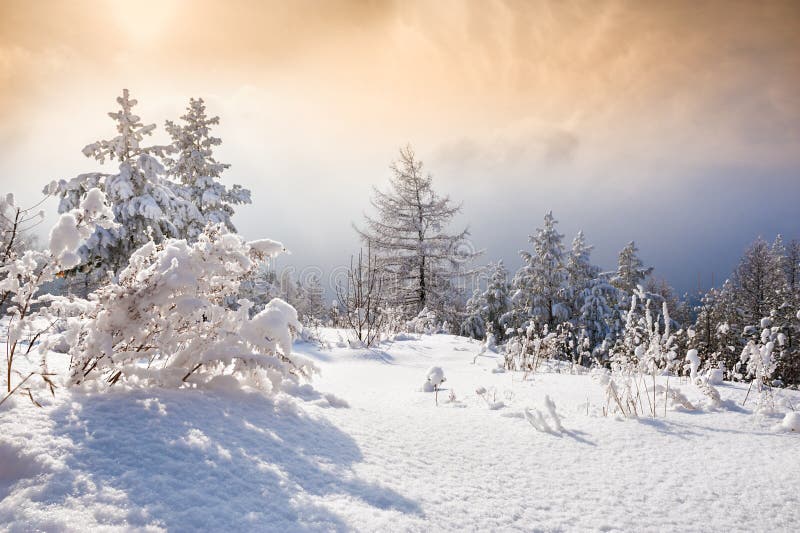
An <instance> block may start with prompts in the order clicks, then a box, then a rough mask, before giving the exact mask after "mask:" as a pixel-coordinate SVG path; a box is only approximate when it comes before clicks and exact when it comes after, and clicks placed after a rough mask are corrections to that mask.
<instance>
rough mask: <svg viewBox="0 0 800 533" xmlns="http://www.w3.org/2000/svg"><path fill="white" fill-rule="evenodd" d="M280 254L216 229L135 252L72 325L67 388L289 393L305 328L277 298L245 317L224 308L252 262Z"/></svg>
mask: <svg viewBox="0 0 800 533" xmlns="http://www.w3.org/2000/svg"><path fill="white" fill-rule="evenodd" d="M281 251H283V246H282V245H280V243H276V242H275V241H270V240H268V239H265V240H260V241H252V242H244V241H243V239H242V238H241V237H240V236H238V235H236V234H233V233H228V232H227V229H226V228H224V226H222V225H217V226H212V225H209V226H207V227H206V229H205V230H204V232H203V233H202V234H200V235H199V237H198V240H197V242H195V243H192V244H189V243H187V242H186V241H185V240H177V239H168V240H166V241H164V242H162V243H160V244H155V243H153V242H149V243H147V244H145V245H144V246H142V247H141V248H139V249H138V250H136V251H135V252H134V253H133V255H132V256H131V258H130V262H129V265H128V266H127V267H126V268H125V269H123V270H122V271H121V272H120V274H119V277H118V281H116V282H113V283H110V284H108V285H105V286H103V287H101V288H99V289H98V290H97V291H96V292H95V296H96V299H95V302H96V304H95V306H94V308H93V309H92V310H91V311H90V312H88V313H87V320H85V321H83V322H82V323H77V324H74V325H73V327H72V328H71V329H70V330H68V333H67V334H68V335H70V336H71V338H72V339H75V342H74V343H73V346H72V349H71V350H70V355H71V358H72V365H71V369H70V383H71V384H73V385H79V384H88V385H91V386H95V387H101V388H102V387H106V386H111V385H114V384H116V383H125V384H127V385H130V386H163V387H179V386H182V385H184V384H189V385H190V386H191V385H197V386H204V385H215V384H225V383H231V380H236V381H237V382H238V383H239V384H243V385H248V386H252V387H254V388H259V389H261V390H265V391H268V392H277V391H280V390H285V389H286V388H288V387H292V386H294V385H296V384H297V383H298V380H299V379H301V378H305V377H309V376H310V374H311V373H312V372H313V370H314V366H313V364H312V363H310V362H309V361H307V360H305V359H303V358H301V357H299V356H297V355H295V354H293V353H292V335H293V332H297V331H300V330H301V329H302V326H301V325H300V323H299V322H298V320H297V312H296V311H295V309H294V308H293V307H292V306H290V305H289V304H287V303H286V302H284V301H283V300H280V299H278V298H275V299H273V300H271V301H270V302H269V303H268V304H267V305H266V306H265V308H264V309H263V310H262V311H261V312H259V313H257V314H255V315H254V316H253V317H252V318H251V317H250V313H249V307H250V305H251V303H250V302H248V301H246V300H242V301H240V302H239V304H240V305H239V307H238V309H236V310H233V309H230V308H229V307H228V306H226V299H227V298H228V297H229V296H230V295H234V294H237V293H238V291H239V283H240V281H241V280H242V279H244V278H246V277H247V276H248V274H249V272H250V270H251V269H253V268H256V267H257V265H258V262H259V261H262V260H263V259H264V258H266V257H269V256H273V255H275V254H278V253H280V252H281Z"/></svg>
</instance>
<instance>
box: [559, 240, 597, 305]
mask: <svg viewBox="0 0 800 533" xmlns="http://www.w3.org/2000/svg"><path fill="white" fill-rule="evenodd" d="M593 248H594V246H591V245H589V244H587V243H586V237H585V236H584V235H583V231H582V230H579V231H578V233H577V235H575V238H574V239H572V249H571V250H570V252H569V254H568V255H567V262H566V265H565V268H566V270H567V289H566V294H567V298H568V301H569V304H570V318H577V317H579V316H580V315H581V314H582V313H581V309H582V308H583V304H584V299H583V298H584V296H585V294H586V293H585V290H586V289H587V288H588V287H589V285H590V283H591V281H592V280H593V279H595V278H596V277H597V275H598V274H599V273H600V268H599V267H597V266H595V265H593V264H592V262H591V259H590V256H591V253H592V249H593Z"/></svg>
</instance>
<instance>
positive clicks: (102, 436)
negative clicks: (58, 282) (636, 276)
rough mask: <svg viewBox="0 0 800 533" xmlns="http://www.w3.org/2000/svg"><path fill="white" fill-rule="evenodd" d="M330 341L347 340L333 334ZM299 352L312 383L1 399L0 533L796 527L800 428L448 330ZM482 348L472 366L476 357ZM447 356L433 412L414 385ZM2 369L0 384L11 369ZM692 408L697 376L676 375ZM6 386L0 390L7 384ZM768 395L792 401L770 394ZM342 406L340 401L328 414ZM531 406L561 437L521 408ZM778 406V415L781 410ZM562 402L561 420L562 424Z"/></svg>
mask: <svg viewBox="0 0 800 533" xmlns="http://www.w3.org/2000/svg"><path fill="white" fill-rule="evenodd" d="M324 334H325V335H326V337H327V338H328V340H329V341H330V344H331V345H332V346H336V345H337V342H338V335H339V333H338V332H336V331H331V330H327V331H325V332H324ZM403 339H404V340H398V341H395V342H393V343H391V344H388V343H387V344H384V345H382V346H381V347H380V349H377V350H351V349H347V348H332V349H319V348H318V347H316V346H314V345H312V344H296V345H295V351H296V352H298V353H300V354H303V355H306V356H307V357H310V358H312V359H314V360H315V361H316V363H317V364H318V366H320V368H321V369H322V375H321V376H320V377H319V378H318V379H317V380H316V381H315V385H314V386H315V388H316V389H317V390H318V391H319V392H321V393H322V394H319V393H317V392H315V391H314V390H313V389H311V388H306V387H299V388H298V390H297V391H295V392H296V394H295V397H280V398H275V399H268V398H265V397H264V396H262V395H260V394H257V393H248V392H242V391H237V390H235V389H234V390H228V389H227V388H225V387H221V388H220V389H219V390H213V391H208V390H206V391H197V390H158V389H151V390H142V391H119V392H114V393H106V394H92V395H89V394H86V393H81V392H70V391H65V390H63V389H60V390H58V391H57V395H56V398H55V400H51V401H50V402H49V403H47V404H46V405H45V406H44V407H43V408H42V409H37V408H35V407H33V406H32V405H31V404H30V402H29V401H28V400H27V398H25V397H22V396H20V397H17V398H15V399H14V400H12V401H10V402H6V404H4V405H3V406H2V407H0V530H11V531H29V530H46V531H61V530H69V531H86V530H89V529H103V530H126V531H127V530H171V531H192V530H202V531H205V530H217V531H220V530H226V531H303V530H313V531H318V530H323V531H331V530H333V531H348V530H359V531H436V530H438V531H441V530H445V531H474V530H480V531H517V530H518V531H533V530H543V531H552V530H570V531H572V530H592V531H597V530H601V531H656V530H657V531H665V530H679V531H767V530H769V531H775V530H779V531H790V530H796V526H797V524H798V523H800V477H799V476H798V472H800V455H798V449H799V448H798V447H800V435H798V434H797V433H793V432H787V431H782V432H779V431H778V430H776V429H774V428H776V427H780V426H781V424H780V423H781V421H782V420H783V418H784V415H785V412H784V411H785V410H786V409H787V408H786V407H779V408H777V410H778V412H776V414H775V415H774V417H766V416H760V417H756V416H754V415H753V414H752V412H751V411H750V408H751V407H752V405H751V404H752V403H753V398H752V394H751V398H750V399H749V400H748V401H749V402H750V403H748V404H746V405H745V408H739V407H737V405H741V403H742V400H743V399H744V396H745V394H746V392H747V389H746V387H743V386H740V385H730V384H725V385H721V386H720V387H719V390H720V394H721V395H722V400H723V408H720V409H718V410H714V411H706V410H700V411H693V412H690V411H668V412H667V416H666V418H664V417H663V414H662V416H660V417H659V418H658V419H657V420H650V419H646V418H641V419H638V420H630V419H628V420H621V419H617V418H615V417H604V416H603V415H602V407H603V406H604V405H605V401H604V394H603V392H604V390H603V387H602V386H601V385H600V384H599V383H598V382H597V381H595V380H594V379H593V378H592V377H591V376H590V375H589V374H582V375H573V374H569V373H566V372H568V370H569V369H568V368H563V369H562V370H563V371H564V372H565V373H557V372H556V370H557V369H556V368H555V367H551V368H550V371H549V372H546V373H543V374H537V375H536V376H534V377H533V378H532V379H530V378H529V379H528V380H526V381H523V380H522V376H521V375H520V374H516V373H511V372H506V373H495V372H492V370H493V369H494V368H496V366H497V362H498V361H499V358H498V357H497V356H496V355H495V354H493V353H491V352H486V353H484V354H483V355H481V356H480V357H477V358H476V357H475V356H476V355H477V354H478V353H479V352H480V344H479V343H477V342H471V341H469V340H467V339H463V338H457V337H452V336H447V335H434V336H428V335H422V336H406V337H403ZM473 360H475V361H476V363H475V364H473ZM432 366H441V367H442V368H444V369H445V370H446V375H447V381H446V382H444V383H443V384H442V388H441V389H440V391H439V406H438V407H436V405H435V403H434V398H433V394H432V393H425V392H421V391H420V388H419V382H420V377H421V376H424V375H426V371H427V369H429V368H430V367H432ZM0 381H2V380H0ZM670 386H671V387H673V386H674V387H680V389H681V391H682V392H683V393H684V394H686V395H687V396H688V397H689V399H690V400H691V401H692V403H694V404H695V405H703V404H704V401H703V396H702V394H701V393H700V392H699V391H697V390H696V389H695V388H693V386H691V385H690V384H689V383H688V382H687V380H683V382H681V381H680V380H677V379H675V378H673V379H672V380H671V381H670ZM3 388H4V386H3ZM776 396H777V397H776V402H775V403H776V405H781V406H786V405H790V406H794V407H795V408H797V405H798V403H800V401H798V400H800V395H798V394H797V393H790V392H786V391H776ZM334 407H335V408H334ZM526 409H527V410H528V411H529V412H535V411H536V410H539V411H540V412H541V413H543V414H544V415H545V418H546V419H547V421H548V423H549V424H550V426H551V429H552V431H551V432H549V433H547V432H541V431H537V430H536V429H535V428H534V427H532V425H531V424H530V423H529V421H528V420H526V417H525V412H526ZM781 409H783V411H781ZM553 413H555V414H556V415H557V417H558V419H559V421H560V423H561V425H562V426H563V429H562V430H558V429H557V427H556V424H553V423H552V420H554V418H553V417H552V415H553Z"/></svg>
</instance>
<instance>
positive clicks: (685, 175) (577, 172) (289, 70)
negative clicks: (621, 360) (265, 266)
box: [0, 0, 800, 259]
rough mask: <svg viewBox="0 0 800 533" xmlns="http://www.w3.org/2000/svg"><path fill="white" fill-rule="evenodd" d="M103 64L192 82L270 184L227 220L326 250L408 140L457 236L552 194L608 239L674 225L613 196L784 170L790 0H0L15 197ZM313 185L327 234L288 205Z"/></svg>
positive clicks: (796, 126) (79, 138) (107, 91)
mask: <svg viewBox="0 0 800 533" xmlns="http://www.w3.org/2000/svg"><path fill="white" fill-rule="evenodd" d="M123 87H127V88H129V89H130V90H131V93H132V94H133V95H134V96H135V97H136V98H138V99H139V101H140V102H141V104H140V106H139V108H138V111H139V113H140V115H141V116H142V118H143V119H144V120H145V122H156V123H158V124H159V126H161V125H163V121H164V120H165V119H169V118H175V117H177V116H178V115H179V114H181V110H182V109H183V107H184V106H185V105H186V102H187V101H188V98H189V97H190V96H193V97H197V96H201V97H204V98H205V99H206V100H207V103H208V106H209V110H210V112H212V113H214V114H218V115H220V117H221V119H222V123H221V125H220V128H219V130H218V133H219V134H220V136H221V137H222V138H223V142H224V144H223V147H222V149H221V152H220V153H221V156H223V159H224V160H225V161H226V162H229V163H231V164H232V165H233V166H232V168H231V170H230V173H229V175H230V179H231V181H235V182H239V183H242V184H244V185H246V186H249V187H251V188H252V189H253V192H254V199H255V202H256V205H258V203H259V199H260V198H261V199H262V200H261V201H262V202H264V201H266V202H267V203H270V202H273V201H274V202H276V203H277V204H278V205H279V207H277V208H276V209H277V210H278V211H277V215H276V216H274V218H272V219H268V220H266V221H265V220H264V209H263V205H262V208H261V209H256V208H253V209H250V210H244V211H242V213H241V216H240V218H239V220H240V223H239V225H240V228H241V229H242V231H243V232H245V233H251V234H254V235H253V236H255V234H256V233H261V232H264V231H266V233H267V235H265V236H270V237H275V238H282V239H283V240H285V241H292V240H294V241H295V242H296V243H297V245H298V246H297V247H299V248H312V249H320V250H324V251H325V253H333V252H334V251H335V252H337V253H340V254H342V255H345V254H349V251H350V248H352V246H353V245H352V239H351V237H352V236H351V235H350V234H349V232H350V230H349V221H350V220H357V219H358V217H359V216H360V212H361V210H363V209H365V208H366V207H367V202H366V196H367V195H368V194H369V187H370V186H371V185H373V184H376V185H380V184H382V183H385V180H386V177H387V171H386V167H387V165H388V163H389V161H390V160H391V159H392V158H393V157H394V154H395V153H396V149H397V147H398V146H400V145H402V144H405V143H407V142H411V143H412V144H413V145H414V146H415V147H416V148H417V151H418V153H419V154H420V155H422V156H423V159H424V160H425V161H426V163H427V165H428V168H429V170H431V171H432V172H433V174H434V176H435V177H436V179H437V182H438V183H440V184H441V187H442V188H443V189H445V190H446V191H447V192H450V193H451V195H452V196H454V197H455V198H458V199H460V200H464V201H465V208H464V219H465V221H471V222H472V225H473V227H474V229H475V234H476V238H477V237H480V238H482V239H483V240H484V241H486V240H490V241H491V240H493V238H494V237H493V235H494V234H495V233H496V228H494V227H492V226H491V225H488V223H487V224H484V223H482V222H481V220H483V219H484V218H487V217H489V216H490V213H491V210H492V209H496V207H497V206H498V205H504V203H505V202H508V201H510V202H511V203H512V204H513V209H511V211H512V212H514V213H517V215H516V217H517V218H516V219H514V222H516V223H518V227H517V228H515V229H514V230H513V234H512V235H510V236H509V237H508V242H507V243H506V244H498V245H496V246H495V245H494V244H490V243H487V242H482V243H479V245H480V246H481V247H487V246H488V247H489V252H490V253H491V254H492V255H506V256H509V257H511V256H513V254H514V252H515V250H516V249H517V248H519V247H522V246H524V244H525V242H526V235H527V234H528V233H530V232H532V231H533V228H534V227H535V226H536V224H538V223H539V222H540V220H541V216H542V214H543V213H544V211H546V210H547V209H550V208H553V209H555V210H556V217H557V218H561V219H562V220H563V224H562V225H563V226H564V227H563V228H562V229H563V230H564V231H567V232H572V231H573V230H574V229H577V228H578V227H581V226H583V227H584V228H585V229H587V232H588V233H589V238H590V239H592V238H593V235H592V231H588V228H590V227H591V228H593V229H594V228H598V229H594V231H595V233H596V235H595V236H594V237H595V239H594V240H595V241H598V242H599V243H600V244H602V246H603V247H606V243H607V244H608V246H609V247H610V248H609V251H608V257H607V258H606V259H608V258H610V257H611V256H613V253H615V252H616V250H615V249H614V248H615V247H616V249H618V248H619V247H621V245H622V244H624V242H625V241H627V240H630V239H632V238H637V239H639V240H640V241H644V244H643V249H647V248H648V247H649V248H652V250H653V253H654V254H655V250H656V245H655V243H654V244H653V245H652V246H648V243H647V239H648V236H651V235H653V232H655V234H657V235H661V237H659V238H665V237H666V236H667V235H668V234H669V235H674V234H675V230H674V228H673V230H672V231H669V232H668V231H667V230H665V229H663V228H662V229H658V228H654V227H652V226H651V225H648V224H644V225H642V224H631V223H630V221H631V217H632V218H633V219H635V220H639V219H648V218H649V217H651V216H661V217H663V216H668V215H671V214H674V212H675V210H676V209H677V210H679V211H680V210H681V209H690V208H693V207H691V206H695V205H696V204H697V202H696V201H695V200H696V199H695V200H693V199H692V198H693V197H694V196H696V194H695V195H694V196H693V197H691V198H690V197H689V194H688V192H687V191H688V190H695V191H696V190H697V187H698V186H699V188H700V189H701V190H702V191H703V192H702V194H703V195H706V196H708V195H712V196H713V195H714V191H717V190H718V188H727V190H726V191H725V192H724V193H722V194H720V197H721V198H724V204H723V200H722V199H720V200H719V204H714V203H713V202H712V203H711V205H708V202H707V201H706V204H704V212H705V214H704V216H706V217H712V218H713V220H716V219H718V218H719V217H720V216H724V214H725V213H726V212H727V207H729V206H730V204H731V203H733V204H735V205H736V207H737V209H739V210H740V211H746V207H747V206H745V205H744V204H742V205H738V204H737V202H739V203H740V204H741V203H742V202H745V201H746V200H747V199H748V198H750V199H751V198H752V191H753V190H760V186H761V185H763V184H764V183H765V180H766V184H768V185H769V186H771V187H775V188H782V189H783V190H784V191H785V190H786V187H787V186H788V187H790V189H789V190H790V191H791V192H795V191H798V186H797V185H796V182H797V181H800V175H798V168H800V96H799V95H800V2H797V1H789V2H750V1H748V2H737V1H733V0H731V1H725V2H679V1H663V2H655V1H653V2H650V1H647V2H643V1H639V2H636V1H631V2H621V1H587V2H569V1H560V2H548V1H527V2H523V1H519V2H517V1H492V0H485V1H479V0H474V1H466V0H464V1H450V0H438V1H434V0H429V1H426V2H412V1H398V2H389V1H386V2H373V1H359V2H355V1H353V2H342V1H322V0H320V1H309V0H295V1H291V2H266V1H243V0H233V1H224V2H223V1H209V0H194V1H191V0H156V1H152V0H147V1H137V2H130V1H113V0H93V1H85V0H84V1H38V0H34V1H32V0H28V1H16V0H0V180H2V183H3V186H4V189H6V188H7V189H16V188H20V189H22V191H21V192H22V193H23V194H25V193H26V191H28V192H30V194H31V197H33V196H32V195H33V194H35V192H34V191H38V190H39V184H41V183H44V182H47V181H49V180H50V179H53V178H60V177H71V176H72V175H75V174H77V173H80V172H88V171H91V170H94V167H93V166H92V164H91V162H90V161H88V160H86V159H85V158H83V156H82V155H81V154H80V149H81V148H82V147H83V145H84V144H86V143H88V142H91V141H93V140H96V139H97V138H101V137H107V136H109V135H111V133H112V131H111V128H112V125H111V122H110V120H109V119H108V118H107V117H106V115H105V113H106V112H107V111H110V110H112V109H113V106H114V98H115V97H116V96H117V95H118V94H119V93H120V92H121V89H122V88H123ZM34 185H35V186H34ZM298 187H299V188H300V189H301V190H304V191H306V192H305V194H304V196H305V198H303V199H302V200H301V199H298V198H297V195H296V194H295V192H296V191H297V189H298ZM736 190H739V191H741V192H740V194H734V193H735V192H736ZM509 196H511V197H513V198H512V199H511V200H510V199H509ZM781 196H785V195H781ZM654 197H658V198H659V199H660V200H661V201H660V202H658V203H659V205H660V209H661V211H658V210H657V211H656V212H655V213H650V212H649V211H648V210H647V209H646V206H647V205H648V204H649V203H650V202H651V201H652V199H653V198H654ZM267 198H269V200H266V199H267ZM582 198H591V199H592V202H588V201H586V200H582ZM763 201H764V202H766V201H769V199H768V197H766V196H765V197H764V198H763ZM780 201H782V202H784V203H783V204H780V205H779V206H778V210H777V212H778V213H779V215H780V218H776V219H774V220H773V219H772V218H771V217H772V216H773V214H774V213H775V211H774V210H773V211H772V212H768V211H766V210H763V211H758V210H759V209H763V208H761V207H758V208H755V210H756V211H758V213H756V214H751V215H749V218H748V221H747V223H746V224H745V225H743V226H742V227H743V228H745V229H746V230H747V236H746V238H745V240H749V239H750V238H752V237H753V236H754V235H753V233H755V234H758V233H765V234H768V233H769V232H777V231H784V232H787V231H788V232H790V233H791V232H792V231H794V232H795V234H796V233H798V222H797V220H798V217H797V216H796V215H798V209H800V208H798V207H793V205H792V204H789V203H786V200H780ZM780 201H779V203H780ZM796 203H797V202H795V204H796ZM330 205H334V206H336V207H337V209H338V211H339V212H340V213H341V217H342V224H341V225H342V229H341V233H342V234H345V233H347V239H345V237H342V238H341V239H340V240H334V241H333V242H331V239H329V238H325V239H321V238H320V237H319V233H320V232H319V231H318V230H319V228H318V227H317V226H315V224H314V223H310V224H308V225H307V226H308V229H307V230H306V229H298V227H297V224H296V219H295V217H298V216H300V217H301V218H308V219H309V220H318V219H317V218H315V217H314V216H310V215H306V216H305V217H304V216H303V215H302V211H303V210H311V211H312V212H319V211H320V210H325V209H326V207H327V206H330ZM697 205H699V204H697ZM668 206H672V207H671V208H668ZM614 210H616V211H619V212H621V213H622V214H621V215H620V216H619V217H618V218H614V217H609V216H608V213H609V211H614ZM559 212H561V213H562V216H559ZM289 213H291V216H289V215H288V214H289ZM709 213H710V214H709ZM792 217H794V218H793V220H794V221H792ZM683 218H686V217H685V216H684V217H683ZM787 218H788V219H789V222H786V219H787ZM476 219H477V220H476ZM709 220H711V218H709ZM675 223H676V224H678V222H675ZM304 227H305V226H304ZM262 228H265V229H262ZM680 228H682V229H680ZM689 229H690V228H689V226H686V227H684V226H679V231H678V233H680V232H681V231H688V230H689ZM740 229H741V228H740ZM622 230H626V231H628V233H629V235H628V234H626V235H624V236H619V237H612V235H617V234H619V233H621V232H623V231H622ZM659 232H661V233H659ZM623 233H624V232H623ZM287 234H288V237H287ZM662 234H663V235H662ZM731 238H732V237H731ZM618 241H619V242H618ZM735 242H736V245H737V246H738V244H739V241H735ZM514 243H517V244H514ZM675 244H676V245H677V244H678V243H677V241H676V243H675ZM326 246H327V247H329V248H327V249H326V248H325V247H326ZM290 247H292V246H291V243H290ZM738 252H739V249H735V250H734V255H735V254H738ZM320 253H322V252H320ZM489 258H491V259H493V258H494V257H489ZM487 259H488V258H487Z"/></svg>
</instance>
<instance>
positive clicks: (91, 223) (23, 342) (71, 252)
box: [0, 188, 115, 403]
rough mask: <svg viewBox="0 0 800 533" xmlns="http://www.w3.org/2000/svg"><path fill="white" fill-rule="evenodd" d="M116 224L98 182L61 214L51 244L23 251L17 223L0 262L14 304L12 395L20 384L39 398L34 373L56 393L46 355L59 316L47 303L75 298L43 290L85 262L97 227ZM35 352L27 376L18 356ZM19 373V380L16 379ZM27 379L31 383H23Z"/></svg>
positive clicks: (2, 290)
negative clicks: (35, 363) (17, 243)
mask: <svg viewBox="0 0 800 533" xmlns="http://www.w3.org/2000/svg"><path fill="white" fill-rule="evenodd" d="M10 196H11V195H9V199H8V200H6V202H7V203H9V204H11V203H12V202H11V201H10V200H13V198H11V197H10ZM21 212H22V210H20V209H16V213H17V217H16V219H17V220H19V214H20V213H21ZM113 227H115V224H114V222H113V214H112V213H111V209H110V208H109V206H108V204H107V203H106V197H105V195H104V194H103V193H102V192H101V191H100V190H99V189H95V188H93V189H90V190H88V192H87V193H86V196H85V197H84V199H83V200H82V201H81V202H80V204H79V205H78V207H76V208H75V209H71V210H69V211H67V212H65V213H62V214H61V216H60V217H59V219H58V220H57V221H56V223H55V225H54V226H53V227H52V229H51V231H50V239H49V243H48V248H47V249H46V250H27V251H25V252H24V253H18V251H17V250H16V249H15V248H14V247H13V243H14V238H13V236H14V235H16V232H17V231H18V227H17V225H16V224H15V225H14V228H13V233H11V234H10V235H11V237H10V238H9V241H8V245H7V246H6V248H5V250H4V252H3V255H2V262H0V301H2V302H3V303H6V304H8V307H7V309H6V313H5V314H6V316H7V317H8V322H7V332H6V376H5V377H6V392H7V396H6V397H8V396H10V395H11V394H12V393H13V392H14V391H16V390H20V391H24V392H27V394H28V396H29V397H30V399H31V401H33V402H34V403H37V402H36V400H34V397H33V394H32V392H31V386H32V383H31V382H30V381H29V380H30V378H31V377H33V376H34V375H38V376H39V377H40V378H41V383H39V385H42V386H46V387H47V388H49V390H50V392H51V393H54V388H55V385H54V383H53V381H52V380H51V376H52V374H51V373H50V372H49V371H48V369H47V360H46V356H47V353H48V351H49V346H50V344H49V343H48V342H47V341H46V335H47V333H48V332H49V330H50V328H51V327H52V326H53V325H54V324H55V323H56V321H57V318H56V317H54V315H53V313H52V312H51V309H50V308H49V307H47V306H46V304H47V303H51V302H55V301H58V302H61V303H62V305H65V306H66V305H69V300H68V299H67V298H63V297H55V296H52V295H41V294H40V293H41V289H42V286H43V285H44V284H45V283H48V282H51V281H53V280H54V279H55V278H56V276H58V275H59V274H60V273H62V272H63V271H64V270H67V269H70V268H73V267H75V266H76V265H77V264H78V263H79V261H80V258H79V257H78V253H77V251H78V248H79V247H80V246H81V245H82V244H83V242H84V241H85V240H86V239H87V238H88V237H89V236H90V235H91V234H92V233H93V232H94V231H95V230H96V229H98V228H104V229H108V228H113ZM35 354H38V355H39V356H40V358H41V359H40V365H39V369H38V370H37V371H34V372H28V374H27V376H24V375H22V374H21V373H19V372H17V371H16V370H15V368H14V367H15V365H14V359H15V357H17V356H24V357H26V358H27V357H31V356H33V355H35ZM15 375H16V376H17V377H18V378H19V380H18V382H17V383H16V384H13V377H14V376H15ZM26 383H27V385H26ZM23 385H26V386H25V387H24V388H23ZM2 401H5V398H3V399H2V400H0V403H2Z"/></svg>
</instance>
